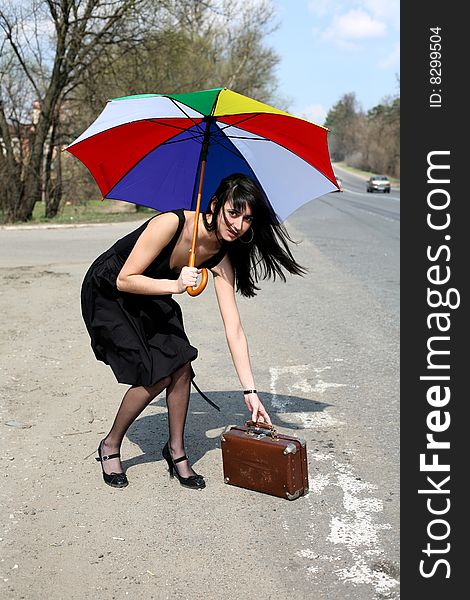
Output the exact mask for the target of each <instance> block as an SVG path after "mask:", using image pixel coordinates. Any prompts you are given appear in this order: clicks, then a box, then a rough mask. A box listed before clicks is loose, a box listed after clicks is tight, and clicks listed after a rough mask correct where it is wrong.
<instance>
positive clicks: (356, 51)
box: [266, 0, 400, 124]
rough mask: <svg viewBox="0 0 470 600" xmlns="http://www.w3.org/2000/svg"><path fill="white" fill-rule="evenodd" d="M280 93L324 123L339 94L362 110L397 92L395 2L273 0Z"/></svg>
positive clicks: (293, 107)
mask: <svg viewBox="0 0 470 600" xmlns="http://www.w3.org/2000/svg"><path fill="white" fill-rule="evenodd" d="M273 4H274V5H275V7H276V9H277V19H278V21H279V22H280V27H279V29H278V30H277V31H276V32H274V33H273V34H271V35H270V36H269V38H267V40H266V41H267V42H268V43H269V44H270V45H271V46H272V47H273V48H274V50H275V51H276V52H277V53H278V54H279V56H280V58H281V63H280V65H279V67H278V69H277V76H278V80H279V88H278V92H279V97H280V98H282V99H283V100H285V101H286V102H287V105H288V110H289V112H291V113H292V114H295V115H297V116H299V117H304V118H307V119H310V120H312V121H315V122H317V123H320V124H322V123H323V120H324V118H325V116H326V113H327V112H328V110H329V109H330V108H332V107H333V105H334V104H336V102H338V100H339V99H340V98H341V96H342V95H343V94H346V93H349V92H355V94H356V98H357V100H358V102H359V104H360V105H361V107H362V108H363V109H364V110H368V109H370V108H372V107H373V106H376V105H377V104H379V103H380V102H381V100H383V98H384V97H387V96H394V95H396V94H398V93H399V82H398V77H399V72H400V71H399V68H400V45H399V42H400V14H399V12H400V2H399V0H357V1H355V0H290V1H289V0H273Z"/></svg>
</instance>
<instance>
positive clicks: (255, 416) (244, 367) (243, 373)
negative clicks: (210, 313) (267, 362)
mask: <svg viewBox="0 0 470 600" xmlns="http://www.w3.org/2000/svg"><path fill="white" fill-rule="evenodd" d="M212 272H213V274H214V285H215V292H216V296H217V302H218V304H219V309H220V314H221V316H222V321H223V323H224V329H225V336H226V338H227V343H228V347H229V350H230V354H231V355H232V360H233V364H234V367H235V370H236V372H237V375H238V379H239V380H240V384H241V386H242V388H243V390H252V389H255V381H254V378H253V372H252V369H251V363H250V355H249V351H248V342H247V340H246V336H245V332H244V331H243V327H242V324H241V320H240V313H239V312H238V307H237V303H236V300H235V291H234V285H235V277H234V273H233V268H232V265H231V264H230V260H229V258H228V257H227V256H225V257H224V258H223V259H222V260H221V262H220V263H219V264H218V265H217V266H216V267H214V268H213V269H212ZM244 398H245V403H246V405H247V407H248V410H250V412H251V415H252V420H253V421H255V422H256V421H257V420H258V421H264V422H266V423H269V424H271V419H270V418H269V415H268V413H267V412H266V409H265V408H264V406H263V404H262V403H261V401H260V399H259V398H258V395H257V394H256V393H255V394H246V395H245V396H244Z"/></svg>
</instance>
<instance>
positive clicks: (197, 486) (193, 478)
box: [162, 442, 206, 490]
mask: <svg viewBox="0 0 470 600" xmlns="http://www.w3.org/2000/svg"><path fill="white" fill-rule="evenodd" d="M162 456H163V458H164V459H165V460H166V462H167V463H168V471H169V473H170V477H171V478H173V477H174V476H175V475H176V478H177V479H178V481H179V482H180V484H181V485H182V486H184V487H187V488H191V489H192V490H202V489H203V488H205V487H206V482H205V481H204V477H203V476H202V475H198V474H197V473H196V472H194V475H190V476H189V477H181V475H180V474H179V473H178V468H177V466H176V465H177V463H179V462H183V460H188V457H187V456H186V455H183V456H180V457H179V458H175V459H174V458H173V457H172V456H171V454H170V449H169V448H168V442H167V443H166V444H165V445H164V446H163V449H162Z"/></svg>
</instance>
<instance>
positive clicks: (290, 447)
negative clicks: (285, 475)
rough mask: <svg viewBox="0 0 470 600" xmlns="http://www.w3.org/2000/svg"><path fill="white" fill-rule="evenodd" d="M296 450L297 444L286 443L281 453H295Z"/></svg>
mask: <svg viewBox="0 0 470 600" xmlns="http://www.w3.org/2000/svg"><path fill="white" fill-rule="evenodd" d="M296 452H297V446H296V445H295V444H287V446H286V447H285V448H284V451H283V454H295V453H296Z"/></svg>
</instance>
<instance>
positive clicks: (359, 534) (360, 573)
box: [270, 358, 399, 599]
mask: <svg viewBox="0 0 470 600" xmlns="http://www.w3.org/2000/svg"><path fill="white" fill-rule="evenodd" d="M335 361H336V362H341V361H342V359H341V358H338V359H335ZM330 369H331V367H329V366H325V367H320V368H314V367H313V366H312V365H290V366H285V367H271V368H270V376H271V382H270V386H271V394H272V397H273V405H274V406H275V408H276V409H278V411H279V412H281V413H284V415H283V416H284V419H286V417H288V418H289V420H292V421H296V422H300V423H301V424H302V426H303V428H304V429H315V428H322V429H325V428H333V427H342V426H344V425H345V423H344V422H342V421H340V420H338V419H336V418H335V417H334V416H332V414H331V411H327V410H323V411H312V412H301V413H297V412H289V410H288V409H289V404H290V402H291V401H290V400H289V397H288V396H287V395H286V394H291V393H292V392H294V393H297V394H298V393H299V391H300V392H301V393H303V394H305V395H306V398H307V399H312V400H313V399H314V397H313V398H312V394H313V395H314V396H315V395H317V394H320V395H323V394H324V393H326V392H327V391H328V390H329V389H331V388H337V387H347V384H338V383H332V382H325V381H323V380H322V379H320V376H321V375H322V374H323V373H325V371H328V370H330ZM279 389H282V390H283V391H284V390H286V392H284V393H283V394H282V395H281V394H278V390H279ZM345 454H346V455H352V454H353V452H352V450H346V451H345ZM308 456H309V464H315V470H314V471H313V472H314V475H311V476H310V478H309V490H310V491H309V493H308V494H307V495H306V497H305V501H306V502H308V504H309V509H310V513H311V514H312V522H311V523H310V524H309V527H308V529H307V530H306V531H305V535H306V540H307V543H308V545H309V547H308V548H302V549H300V550H299V551H298V552H297V555H298V556H299V557H301V558H304V559H307V560H309V561H311V562H312V561H315V563H314V564H311V562H310V564H307V565H306V567H305V569H306V571H307V573H308V574H309V576H311V577H313V578H316V577H317V574H320V576H321V574H322V572H324V571H325V569H326V564H325V565H324V566H323V564H324V563H331V562H333V561H341V562H342V564H346V566H344V567H342V568H339V569H336V570H334V573H335V574H336V576H337V577H338V579H339V580H340V581H342V582H344V583H351V584H353V585H357V584H366V585H367V584H368V585H371V586H372V587H373V588H374V590H375V593H376V594H381V595H382V597H383V595H386V596H387V598H390V599H391V598H394V597H396V596H395V595H394V592H395V590H394V588H396V587H397V586H398V585H399V582H398V580H397V579H395V578H394V577H392V576H390V575H389V574H387V573H385V572H384V571H383V570H381V569H380V567H376V568H373V567H371V566H369V564H368V563H367V561H366V559H367V558H368V559H369V562H370V558H371V557H374V556H376V557H383V554H384V552H383V549H382V547H381V544H380V533H381V532H382V531H384V530H389V529H391V525H390V524H388V523H378V522H377V518H378V517H379V516H380V513H382V512H383V503H382V500H380V499H379V498H376V497H375V496H374V495H373V492H374V491H375V490H376V489H377V486H375V485H373V484H371V483H369V482H367V481H364V480H363V479H361V478H360V477H358V476H357V474H356V473H355V472H354V469H353V468H352V467H351V466H350V465H347V464H343V463H341V462H339V461H338V460H336V457H335V455H334V453H331V454H329V453H320V452H316V451H315V452H314V451H313V450H311V449H309V450H308ZM320 469H321V470H320ZM332 486H336V487H337V488H339V490H341V493H342V506H338V505H336V506H331V504H330V505H329V508H328V509H326V510H329V511H330V520H329V534H328V535H327V537H326V541H328V542H330V543H331V544H332V552H331V554H330V555H325V554H319V553H318V552H316V551H315V547H316V545H317V540H318V535H319V533H320V532H319V527H318V519H317V517H318V498H319V496H321V494H323V493H325V494H326V493H328V498H329V499H330V498H331V491H332V490H331V487H332ZM283 528H284V529H285V530H286V531H288V530H289V526H288V524H287V522H286V521H284V523H283ZM378 564H380V563H378ZM328 571H329V572H331V565H329V566H328Z"/></svg>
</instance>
